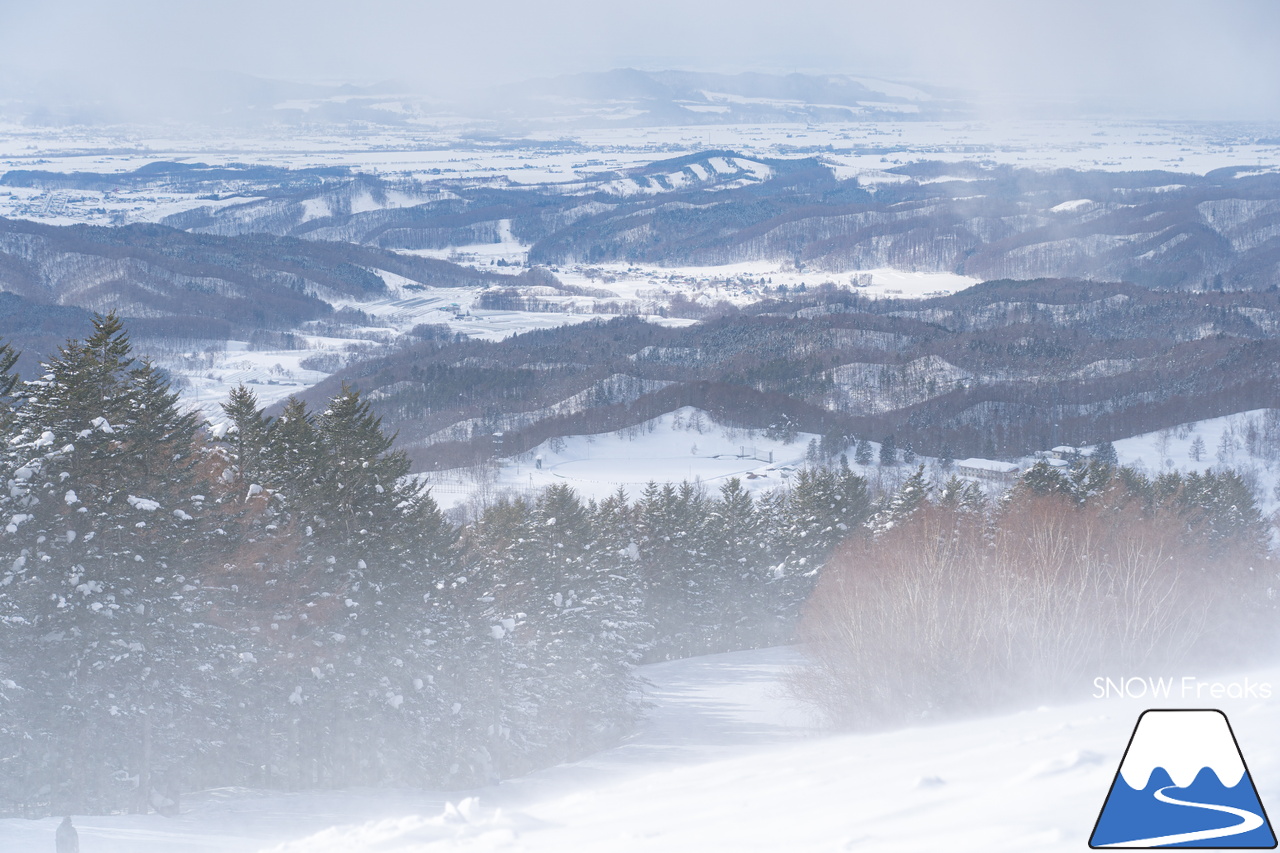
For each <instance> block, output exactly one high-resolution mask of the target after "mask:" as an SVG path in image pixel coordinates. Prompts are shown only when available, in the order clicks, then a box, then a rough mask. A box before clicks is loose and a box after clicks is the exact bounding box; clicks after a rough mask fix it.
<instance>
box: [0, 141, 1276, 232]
mask: <svg viewBox="0 0 1280 853" xmlns="http://www.w3.org/2000/svg"><path fill="white" fill-rule="evenodd" d="M473 130H474V129H473V128H471V127H459V126H457V125H456V124H452V123H449V122H447V121H441V122H436V123H434V124H424V125H423V126H421V127H412V128H396V127H343V128H324V127H317V128H315V129H314V130H312V131H309V132H308V131H306V130H302V131H299V130H298V129H297V128H287V127H281V128H274V129H273V128H266V129H263V130H260V131H256V132H254V133H248V132H245V133H235V132H230V131H225V130H223V131H218V130H211V129H208V128H183V127H181V126H165V127H148V126H117V127H107V128H102V127H57V128H50V127H39V126H26V125H15V124H0V172H5V171H8V170H11V169H42V170H47V171H55V172H75V171H80V172H101V173H117V172H128V171H132V170H134V169H137V168H138V167H140V166H144V165H146V164H148V163H154V162H156V161H178V162H202V163H207V164H209V165H226V164H230V163H253V164H260V165H268V166H283V167H288V168H304V167H314V166H346V167H350V168H352V169H354V170H356V171H359V172H366V173H371V174H380V175H384V176H386V175H399V176H405V177H413V178H418V179H428V180H429V179H450V180H460V181H464V182H467V183H471V184H485V183H498V184H502V185H522V184H524V185H528V184H538V183H550V182H554V183H573V182H577V181H580V180H582V179H584V178H586V177H588V176H591V175H598V174H599V173H601V172H605V171H617V170H621V169H629V168H634V167H637V166H642V165H645V164H647V163H650V162H653V161H656V160H661V159H665V158H670V157H677V156H680V155H683V154H689V153H693V152H696V151H706V150H710V149H729V150H733V151H737V152H740V153H743V154H746V155H749V156H756V157H783V158H787V157H799V156H818V157H820V158H822V159H823V160H824V161H825V162H827V163H828V164H830V165H831V166H832V167H833V168H835V169H836V172H837V174H838V175H839V176H840V177H842V178H854V177H858V178H861V179H863V180H866V181H870V182H874V181H877V180H896V179H898V178H897V176H886V175H884V174H883V172H884V170H886V169H889V168H892V167H894V166H899V165H903V164H905V163H911V162H916V161H921V160H941V161H949V162H961V161H964V162H983V163H1001V164H1008V165H1014V166H1025V167H1032V168H1044V169H1053V168H1074V169H1103V170H1108V171H1137V170H1147V169H1160V170H1166V171H1171V172H1184V173H1193V174H1204V173H1206V172H1209V171H1212V170H1213V169H1218V168H1223V167H1229V166H1237V167H1254V168H1256V169H1261V170H1266V171H1269V170H1273V169H1275V168H1276V164H1277V163H1280V145H1278V144H1277V143H1276V138H1277V134H1276V129H1275V127H1274V126H1271V125H1265V124H1244V123H1235V124H1231V123H1188V122H1167V121H1166V122H1160V121H1119V120H1093V121H1090V120H1081V121H1061V120H1059V121H1034V120H1023V121H985V120H974V121H896V122H895V121H877V122H859V123H831V124H819V125H800V124H760V125H725V126H715V127H616V128H607V129H595V130H588V129H582V130H571V129H558V130H555V131H546V130H542V131H534V132H531V133H528V134H524V135H514V136H512V137H510V138H502V137H493V138H492V139H490V140H487V141H478V140H477V137H476V136H475V135H474V133H473V132H472V131H473ZM244 200H245V199H244V198H239V199H236V200H235V201H244ZM210 203H211V202H210V200H208V199H200V198H198V197H197V196H196V195H194V194H183V193H172V192H160V191H155V190H150V189H141V190H134V189H129V188H120V189H117V190H115V191H112V192H90V191H80V190H76V191H64V190H59V191H55V192H45V191H43V190H30V189H25V188H17V187H3V188H0V216H17V217H22V218H31V219H38V220H41V221H45V222H50V223H58V224H67V223H72V222H98V223H104V222H120V221H156V220H158V219H161V218H162V217H164V216H167V215H170V214H173V213H176V212H178V211H181V210H184V209H189V208H192V207H201V206H207V205H209V204H210Z"/></svg>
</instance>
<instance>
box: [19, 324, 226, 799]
mask: <svg viewBox="0 0 1280 853" xmlns="http://www.w3.org/2000/svg"><path fill="white" fill-rule="evenodd" d="M22 396H23V398H24V399H23V401H22V405H21V407H20V409H19V410H18V414H17V419H16V426H17V436H16V438H15V440H14V441H13V442H12V443H11V444H10V447H9V449H8V452H9V465H8V466H7V467H8V469H9V471H10V472H11V475H10V482H9V485H10V488H9V491H8V495H7V496H6V498H5V500H6V503H7V507H6V508H7V510H8V512H7V513H6V515H7V516H8V524H7V527H6V535H5V537H4V539H3V550H4V555H3V558H0V565H4V566H6V567H7V570H6V572H5V577H4V578H3V579H0V583H3V584H4V585H5V586H6V587H7V591H6V596H7V597H9V598H10V599H11V600H12V601H14V602H16V603H17V606H18V609H19V610H20V612H21V614H22V620H23V625H22V633H25V635H26V643H25V649H26V656H25V659H24V666H23V668H24V670H25V671H26V672H27V673H28V674H29V675H30V677H31V678H32V680H33V681H38V682H39V683H40V684H41V690H39V691H30V692H28V693H27V698H28V701H26V702H25V703H24V707H23V708H22V713H23V714H24V715H25V717H26V719H27V722H28V724H29V725H30V726H31V738H30V740H29V741H28V743H27V751H26V753H25V755H24V756H23V761H19V762H18V763H19V764H21V765H25V767H26V772H29V773H31V774H33V777H34V778H31V779H29V780H27V781H28V782H30V783H31V784H30V785H29V786H28V790H30V791H35V790H39V789H41V788H42V787H46V786H47V788H46V789H47V790H51V791H53V792H54V796H53V799H54V800H55V801H56V802H54V803H51V804H54V805H57V806H59V807H65V808H70V807H72V806H74V807H75V810H90V809H103V808H121V807H129V808H135V809H136V808H146V807H147V801H146V797H147V794H148V789H149V777H150V774H151V772H152V770H153V769H154V768H156V767H157V766H161V765H166V764H177V763H181V762H182V761H183V760H184V758H185V756H187V755H189V754H191V752H192V751H196V750H199V749H200V748H201V744H199V743H195V742H193V738H192V735H193V734H195V735H197V738H196V739H198V733H199V731H200V728H199V725H198V723H196V724H192V722H191V721H190V720H187V721H186V724H185V725H184V727H183V730H182V732H181V733H180V732H179V730H178V729H177V727H176V724H175V723H176V720H177V719H178V718H179V717H180V716H185V714H186V712H187V711H189V710H190V709H191V708H192V707H194V706H198V705H199V704H200V700H201V693H202V691H203V690H204V689H206V688H207V687H208V686H209V683H210V679H209V678H208V677H207V676H204V675H202V674H199V673H197V672H196V671H195V670H196V667H198V666H199V664H200V663H201V660H202V659H201V655H203V654H204V652H205V649H204V648H202V647H203V646H204V644H205V642H206V640H207V639H208V638H207V637H199V638H197V637H196V636H195V634H196V632H197V631H198V630H199V627H200V624H201V623H200V618H199V614H200V613H203V612H205V611H206V610H207V607H208V603H207V601H206V599H205V595H204V593H203V591H202V590H201V586H200V570H201V559H202V557H203V554H204V548H203V547H202V544H201V538H200V534H199V525H198V523H197V516H198V515H199V513H200V512H201V502H200V501H199V500H196V499H195V497H196V493H195V492H194V491H193V485H194V482H195V474H194V471H195V465H196V461H197V459H198V456H199V451H198V448H197V446H196V443H195V436H194V433H195V420H194V417H193V416H191V415H190V414H186V413H183V412H181V411H179V409H178V408H177V405H176V395H174V394H172V393H171V392H170V391H169V389H168V385H167V383H166V382H165V380H164V377H163V376H162V375H161V374H160V373H159V372H158V371H157V370H156V369H155V368H154V367H152V366H151V365H148V364H142V365H140V366H137V367H134V364H133V360H132V358H131V355H130V344H129V340H128V336H127V334H126V333H125V332H124V329H123V326H122V324H121V323H120V320H119V318H117V317H115V316H114V315H107V316H106V317H97V318H95V321H94V331H93V334H92V335H91V336H90V337H89V338H87V339H86V340H85V341H83V342H80V341H69V342H68V343H67V344H66V345H65V346H63V347H62V348H61V349H60V351H59V353H58V355H57V356H56V357H55V358H53V359H51V360H50V361H49V362H48V363H47V364H46V365H45V373H44V375H43V376H42V378H41V379H39V380H36V381H33V382H29V383H27V384H26V385H25V386H24V388H23V395H22ZM120 779H128V780H132V781H130V782H129V784H127V785H122V784H121V782H120V781H119V780H120Z"/></svg>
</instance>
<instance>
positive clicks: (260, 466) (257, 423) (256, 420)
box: [222, 385, 273, 490]
mask: <svg viewBox="0 0 1280 853" xmlns="http://www.w3.org/2000/svg"><path fill="white" fill-rule="evenodd" d="M222 411H223V413H224V414H225V415H226V416H227V419H228V420H229V421H230V424H229V425H228V428H227V431H226V442H227V444H228V446H229V450H230V452H231V456H232V459H233V464H232V466H231V468H230V469H229V470H230V472H231V474H232V476H233V477H234V479H235V482H236V485H237V486H238V487H239V488H241V489H245V490H247V489H248V488H249V487H250V486H259V487H262V485H263V483H264V481H266V480H267V474H268V471H267V452H268V448H269V446H270V438H271V428H272V426H273V423H272V419H271V418H269V417H267V416H266V415H265V414H264V413H263V411H262V409H261V408H259V407H258V397H257V395H256V394H254V393H253V392H252V391H250V390H249V389H248V388H246V387H245V386H244V385H237V386H236V387H235V388H233V389H231V393H230V395H228V397H227V402H225V403H223V404H222Z"/></svg>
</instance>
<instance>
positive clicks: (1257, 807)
mask: <svg viewBox="0 0 1280 853" xmlns="http://www.w3.org/2000/svg"><path fill="white" fill-rule="evenodd" d="M1089 846H1090V847H1092V848H1094V849H1100V848H1112V847H1126V848H1130V849H1154V848H1160V847H1202V848H1203V847H1210V848H1213V849H1215V850H1245V849H1248V850H1258V849H1262V850H1269V849H1273V848H1275V846H1276V836H1275V833H1274V832H1272V831H1271V822H1270V821H1269V820H1267V813H1266V811H1265V810H1264V809H1263V808H1262V801H1261V800H1259V799H1258V791H1257V789H1256V788H1255V787H1254V785H1253V777H1252V776H1250V775H1249V768H1248V767H1246V766H1245V763H1244V756H1243V755H1242V754H1241V753H1240V745H1239V744H1238V743H1236V736H1235V734H1234V733H1233V732H1232V731H1231V724H1230V723H1229V722H1227V715H1226V714H1224V713H1222V712H1221V711H1213V710H1194V711H1193V710H1177V711H1173V710H1158V711H1144V712H1143V713H1142V716H1140V717H1138V724H1137V725H1136V726H1134V728H1133V735H1132V737H1130V738H1129V746H1128V747H1127V748H1126V749H1125V751H1124V758H1123V759H1122V760H1121V761H1120V769H1119V770H1118V771H1117V772H1116V778H1115V780H1114V781H1112V783H1111V790H1110V791H1109V792H1108V793H1107V800H1106V802H1105V803H1103V805H1102V812H1101V813H1100V814H1099V815H1098V822H1097V823H1096V824H1095V825H1094V827H1093V835H1092V836H1091V837H1090V838H1089Z"/></svg>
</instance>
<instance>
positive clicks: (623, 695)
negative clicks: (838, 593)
mask: <svg viewBox="0 0 1280 853" xmlns="http://www.w3.org/2000/svg"><path fill="white" fill-rule="evenodd" d="M16 363H17V353H16V352H15V351H14V350H13V348H12V347H10V346H8V345H0V400H2V401H3V405H0V434H2V435H3V437H4V439H5V441H4V443H3V450H2V454H3V455H2V456H0V466H2V468H0V477H2V478H3V482H4V484H5V491H4V492H3V494H0V502H2V503H3V504H4V506H3V513H2V514H0V522H2V523H3V532H2V533H0V812H3V813H9V814H24V815H41V814H49V813H57V812H64V813H70V812H80V813H85V812H105V811H118V810H132V811H143V812H144V811H147V810H149V809H156V810H159V811H167V810H176V809H177V808H178V803H179V798H180V795H181V792H182V791H189V790H195V789H203V788H208V787H213V786H225V785H247V786H255V787H275V788H286V789H298V788H307V787H330V786H347V785H419V786H433V787H464V786H469V785H475V784H479V783H483V782H487V781H492V780H495V779H498V778H502V777H505V776H510V775H514V774H518V773H522V772H527V771H528V770H530V769H533V768H535V767H539V766H545V765H548V764H552V763H555V762H558V761H563V760H568V759H572V758H574V757H578V756H581V755H584V754H586V753H589V752H591V751H594V750H596V749H599V748H601V747H602V746H604V745H607V744H609V743H612V742H614V741H616V740H617V739H618V738H619V737H621V736H622V735H623V734H625V733H626V732H627V731H629V730H630V728H631V726H632V725H633V723H634V721H635V720H636V718H637V716H638V714H639V713H640V711H641V708H640V704H639V698H638V697H639V695H640V694H639V691H638V689H637V687H638V685H637V683H636V680H635V676H634V667H635V666H636V665H637V664H638V663H641V662H645V661H653V660H662V659H667V658H674V657H682V656H686V655H691V654H699V653H704V652H711V651H723V650H727V649H732V648H742V647H748V646H752V645H763V644H771V643H778V642H785V641H788V640H789V639H790V638H791V636H792V629H793V625H794V622H795V618H796V615H797V614H798V612H799V608H800V606H801V603H802V602H803V601H804V600H805V599H806V598H807V596H808V593H809V590H810V589H811V587H812V585H813V583H814V580H815V578H816V576H817V569H818V567H819V566H820V565H821V564H822V562H823V561H824V560H825V558H826V555H827V554H828V553H829V552H830V550H831V549H832V548H834V547H835V546H836V544H837V543H838V542H839V541H840V540H842V539H843V538H845V537H846V536H847V535H848V533H849V532H850V531H853V530H857V529H859V528H860V527H861V526H862V525H863V524H864V522H865V521H866V519H867V518H868V517H869V516H870V515H871V513H872V511H873V509H874V506H873V500H872V495H871V494H870V492H869V490H868V484H867V482H866V481H865V480H864V479H862V478H861V477H858V476H856V475H855V474H853V473H851V471H850V470H849V469H848V467H847V466H832V467H829V468H815V469H811V470H805V471H801V472H799V473H798V474H797V475H796V477H795V479H794V482H793V485H792V487H791V488H790V489H789V490H787V491H785V492H780V493H773V494H767V495H764V496H761V497H756V496H753V495H752V494H751V493H749V492H748V490H747V489H745V488H744V487H743V486H742V484H741V483H739V482H738V481H736V480H734V481H730V482H728V483H727V484H725V485H724V486H723V487H722V488H720V489H719V490H718V491H716V492H710V491H708V490H707V489H706V488H705V487H704V486H702V485H701V484H698V483H684V484H681V485H674V484H651V485H650V486H649V487H647V488H646V489H645V490H644V491H643V492H642V493H641V494H638V495H635V496H628V495H626V494H625V493H623V492H619V493H617V494H615V495H613V496H611V497H610V498H608V499H605V500H601V501H586V502H584V501H583V500H581V499H580V498H579V497H578V496H577V495H576V494H575V493H574V492H573V490H571V489H569V488H567V487H553V488H550V489H548V490H546V491H545V492H542V493H541V494H538V495H536V496H534V497H531V498H515V499H505V500H499V501H497V502H495V503H493V504H492V505H490V506H489V507H487V508H486V509H485V510H484V511H483V513H482V514H481V515H480V517H479V518H477V519H476V520H475V521H474V523H472V524H470V525H468V526H467V527H465V528H457V527H455V526H453V525H452V524H450V523H449V522H448V521H447V520H446V519H445V517H444V516H443V515H442V513H441V512H440V509H439V507H438V506H437V504H436V503H435V501H434V500H433V499H432V498H431V496H430V494H429V493H428V492H427V491H426V490H424V489H422V488H420V487H419V486H418V485H417V482H416V481H415V479H414V478H412V477H409V476H406V475H408V473H409V464H408V460H407V458H406V456H405V455H404V454H403V453H402V452H400V451H398V450H395V449H393V436H390V435H388V434H387V433H386V432H385V431H384V430H383V429H382V425H381V422H380V421H379V419H378V418H377V417H376V416H375V415H374V414H373V413H372V412H371V411H370V408H369V404H368V403H367V402H366V401H364V400H363V399H362V398H361V396H360V394H359V392H358V391H356V390H354V389H353V388H350V387H343V388H341V389H340V390H339V391H338V392H337V393H336V394H334V395H333V396H332V397H330V398H329V399H328V401H327V402H326V403H325V404H324V405H323V407H316V408H314V409H313V408H310V407H308V405H307V404H305V403H303V402H301V401H299V400H290V401H289V402H288V403H287V404H286V405H285V406H284V408H283V410H282V411H281V412H280V414H279V415H278V416H275V417H271V416H268V415H267V414H265V413H264V411H263V409H262V407H261V406H260V405H259V404H258V402H257V400H256V399H255V398H254V395H253V394H252V393H251V392H250V391H248V390H247V389H245V388H243V387H242V388H238V389H236V390H235V391H234V392H233V393H232V394H231V395H230V398H229V400H228V402H227V403H226V404H225V406H224V410H225V424H223V425H221V426H218V427H211V426H210V425H209V424H207V423H204V422H203V421H201V420H200V418H199V417H198V416H197V415H196V414H194V413H192V412H190V411H186V410H184V409H183V407H181V406H180V405H179V402H178V398H177V395H176V393H175V392H174V391H173V390H172V389H171V388H170V386H169V383H168V380H167V377H166V375H165V374H164V372H163V371H162V370H160V369H159V368H157V367H156V366H154V365H153V364H151V363H149V362H147V361H145V360H138V359H135V357H134V354H133V351H132V345H131V343H130V340H129V336H128V333H127V332H126V330H125V329H124V327H123V324H122V322H121V321H120V319H119V318H118V317H116V316H114V315H108V316H106V317H98V318H96V319H95V321H94V324H93V330H92V333H91V334H90V335H89V336H88V337H87V338H85V339H84V340H72V341H69V342H67V343H66V344H65V345H64V346H62V347H61V348H60V349H59V350H58V352H57V354H56V355H55V356H54V357H52V358H50V359H49V360H48V361H47V362H45V363H44V364H43V365H42V367H41V372H40V374H39V376H38V377H37V378H35V379H29V380H27V381H25V382H24V381H21V380H20V379H19V378H18V376H17V375H16V373H15V369H14V368H15V365H16Z"/></svg>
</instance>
